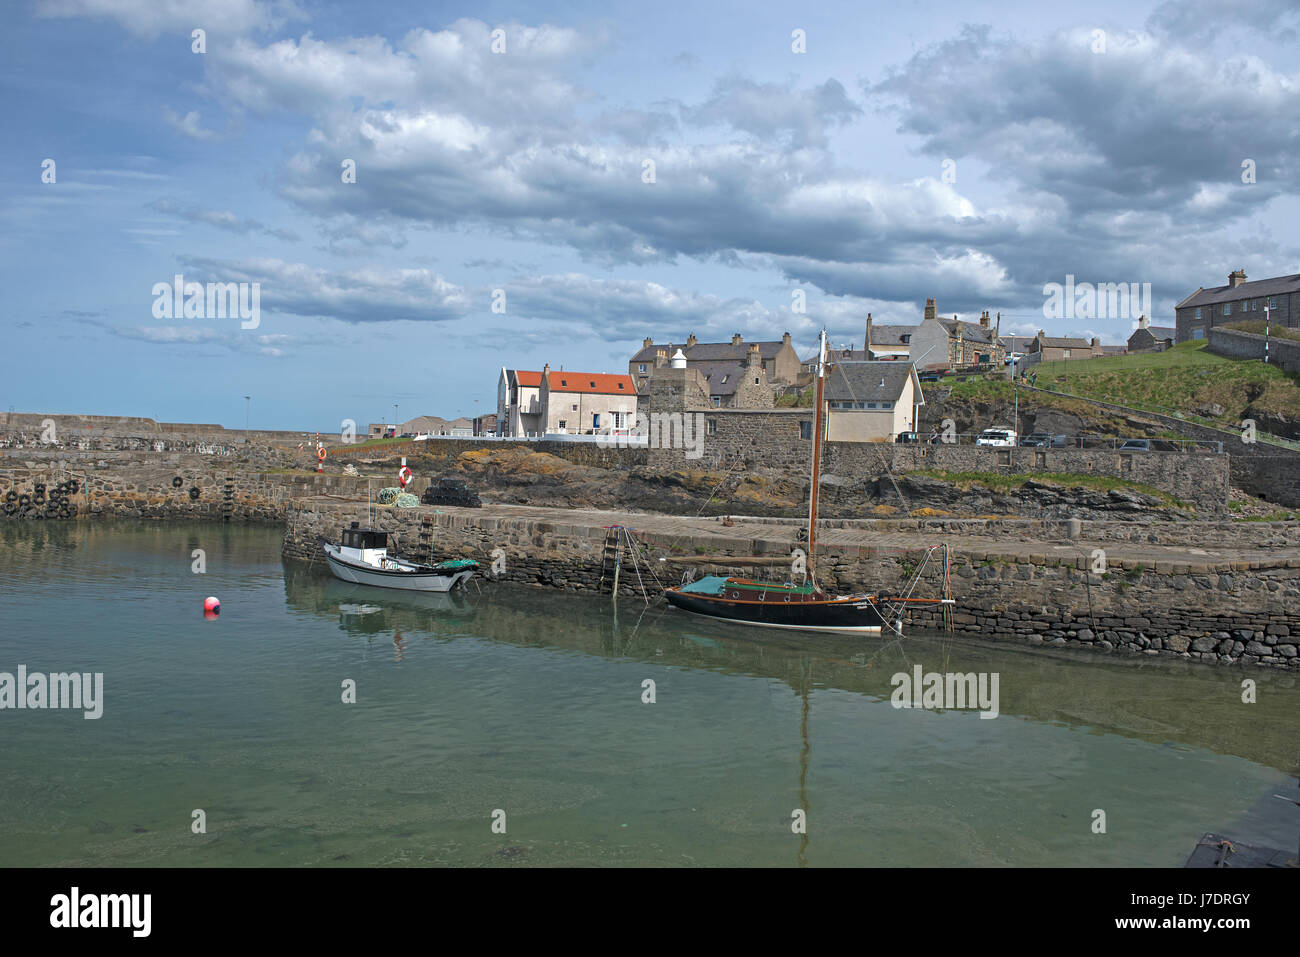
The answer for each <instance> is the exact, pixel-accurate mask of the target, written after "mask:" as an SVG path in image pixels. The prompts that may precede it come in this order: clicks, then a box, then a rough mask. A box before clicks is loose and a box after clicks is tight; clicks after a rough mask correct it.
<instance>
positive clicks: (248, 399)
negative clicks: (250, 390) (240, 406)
mask: <svg viewBox="0 0 1300 957" xmlns="http://www.w3.org/2000/svg"><path fill="white" fill-rule="evenodd" d="M252 404H253V397H252V396H251V395H246V396H244V431H245V432H247V431H248V410H249V407H250V406H252ZM245 438H247V436H245Z"/></svg>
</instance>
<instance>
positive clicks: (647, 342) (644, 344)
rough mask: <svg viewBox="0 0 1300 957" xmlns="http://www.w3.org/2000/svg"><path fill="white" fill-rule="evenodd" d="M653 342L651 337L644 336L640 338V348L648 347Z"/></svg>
mask: <svg viewBox="0 0 1300 957" xmlns="http://www.w3.org/2000/svg"><path fill="white" fill-rule="evenodd" d="M654 344H655V341H654V340H653V339H651V338H650V337H649V336H646V337H645V338H644V339H642V340H641V348H642V349H649V348H650V347H651V346H652V345H654Z"/></svg>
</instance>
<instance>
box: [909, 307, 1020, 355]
mask: <svg viewBox="0 0 1300 957" xmlns="http://www.w3.org/2000/svg"><path fill="white" fill-rule="evenodd" d="M908 345H909V349H910V352H909V356H910V358H911V360H912V361H913V362H914V363H917V364H918V365H920V366H921V368H923V369H962V368H967V367H969V366H977V365H987V366H990V367H994V368H1000V367H1001V366H1002V359H1003V357H1004V356H1005V355H1006V350H1005V349H1004V348H1003V346H1002V341H1001V339H1000V338H999V336H998V331H997V328H996V327H995V326H994V325H993V321H992V317H990V315H989V313H988V310H987V309H986V310H985V311H984V312H983V313H982V314H981V315H980V318H979V322H964V321H962V320H959V319H958V318H957V317H956V316H953V317H952V318H951V319H940V318H939V315H938V309H937V307H936V306H935V301H934V300H933V299H927V300H926V301H925V315H924V318H923V319H922V320H921V324H920V325H919V326H917V327H916V331H915V332H914V333H912V334H911V339H910V341H909V344H908Z"/></svg>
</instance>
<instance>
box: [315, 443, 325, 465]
mask: <svg viewBox="0 0 1300 957" xmlns="http://www.w3.org/2000/svg"><path fill="white" fill-rule="evenodd" d="M316 458H317V459H319V460H320V461H322V462H324V461H325V446H323V445H322V446H321V447H320V448H318V449H317V450H316Z"/></svg>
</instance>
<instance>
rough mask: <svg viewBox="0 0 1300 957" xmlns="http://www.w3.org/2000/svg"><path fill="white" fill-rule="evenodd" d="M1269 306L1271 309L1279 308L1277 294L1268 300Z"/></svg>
mask: <svg viewBox="0 0 1300 957" xmlns="http://www.w3.org/2000/svg"><path fill="white" fill-rule="evenodd" d="M1268 308H1269V309H1276V308H1277V297H1276V296H1274V297H1273V298H1272V299H1270V300H1269V301H1268Z"/></svg>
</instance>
